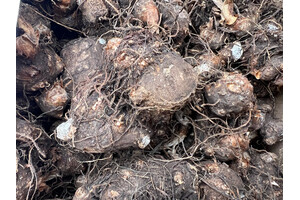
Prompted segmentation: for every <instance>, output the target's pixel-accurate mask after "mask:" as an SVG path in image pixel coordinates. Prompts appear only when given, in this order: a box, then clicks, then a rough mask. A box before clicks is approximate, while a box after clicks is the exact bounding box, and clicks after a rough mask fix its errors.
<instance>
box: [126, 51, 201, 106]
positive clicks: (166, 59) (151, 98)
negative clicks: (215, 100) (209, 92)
mask: <svg viewBox="0 0 300 200" xmlns="http://www.w3.org/2000/svg"><path fill="white" fill-rule="evenodd" d="M156 59H157V60H160V64H159V65H154V66H153V67H151V68H150V67H148V69H149V70H148V71H145V73H144V74H143V76H142V77H141V79H140V81H139V82H138V83H137V87H136V88H134V89H133V90H131V92H130V99H131V100H132V101H133V102H134V103H135V104H138V105H140V106H153V107H156V108H158V109H162V110H167V109H172V108H175V107H178V106H182V105H183V103H184V102H185V101H186V100H187V99H188V98H189V97H190V96H191V94H192V93H194V92H195V89H196V85H197V81H196V78H197V77H196V75H195V74H194V73H193V69H192V66H191V65H189V64H188V63H186V62H185V61H184V60H183V59H182V58H181V57H180V56H178V55H177V54H174V53H166V54H164V55H162V56H160V57H157V58H156ZM174 88H176V90H175V89H174Z"/></svg>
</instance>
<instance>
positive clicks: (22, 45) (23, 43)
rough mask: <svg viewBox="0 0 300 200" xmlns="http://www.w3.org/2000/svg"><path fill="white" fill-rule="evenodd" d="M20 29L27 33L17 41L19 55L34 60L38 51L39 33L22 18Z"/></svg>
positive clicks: (19, 20)
mask: <svg viewBox="0 0 300 200" xmlns="http://www.w3.org/2000/svg"><path fill="white" fill-rule="evenodd" d="M18 28H19V29H21V30H23V31H24V32H25V33H24V34H22V35H21V36H19V37H17V39H16V49H17V55H20V56H24V57H26V58H33V57H34V56H35V55H36V53H37V51H38V46H39V33H38V32H37V31H35V30H34V29H33V27H32V26H31V25H30V24H29V23H27V22H26V21H25V19H24V18H22V17H19V18H18Z"/></svg>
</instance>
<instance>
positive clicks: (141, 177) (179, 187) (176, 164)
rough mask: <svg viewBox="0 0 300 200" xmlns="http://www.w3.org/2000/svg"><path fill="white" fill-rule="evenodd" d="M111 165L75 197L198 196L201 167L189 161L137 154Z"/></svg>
mask: <svg viewBox="0 0 300 200" xmlns="http://www.w3.org/2000/svg"><path fill="white" fill-rule="evenodd" d="M111 167H112V168H111V169H110V170H108V171H106V172H103V173H101V175H100V176H98V177H93V179H94V181H93V182H92V183H90V184H89V183H86V184H85V185H83V186H81V187H80V188H79V189H77V191H76V193H75V196H74V197H73V200H79V199H82V200H83V199H84V200H85V199H86V200H87V199H92V198H99V199H132V198H134V199H157V198H158V199H169V198H174V199H197V196H198V194H197V185H198V176H197V168H196V167H195V166H193V165H192V164H190V163H188V162H186V161H167V162H166V161H165V160H160V159H152V158H147V159H145V158H135V159H131V160H128V161H126V162H124V163H123V164H122V166H120V167H118V168H116V167H117V166H111ZM110 174H111V175H110ZM103 179H106V181H105V182H103ZM99 183H101V184H99ZM95 185H97V186H96V187H95Z"/></svg>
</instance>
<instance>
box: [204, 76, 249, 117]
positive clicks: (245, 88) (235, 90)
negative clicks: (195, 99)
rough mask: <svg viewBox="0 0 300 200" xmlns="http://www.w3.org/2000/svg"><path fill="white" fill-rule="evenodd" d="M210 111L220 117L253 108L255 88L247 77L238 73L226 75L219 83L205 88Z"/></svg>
mask: <svg viewBox="0 0 300 200" xmlns="http://www.w3.org/2000/svg"><path fill="white" fill-rule="evenodd" d="M205 96H206V99H207V101H208V103H210V104H212V105H211V107H210V109H211V111H212V112H213V113H215V114H216V115H218V116H227V115H230V114H238V113H241V112H243V111H249V110H251V109H252V108H253V101H254V95H253V86H252V85H251V83H250V82H249V81H248V79H247V78H246V77H244V76H243V75H242V74H237V73H225V74H224V76H223V77H222V78H220V79H219V80H218V81H216V82H213V83H211V84H209V85H207V86H206V87H205Z"/></svg>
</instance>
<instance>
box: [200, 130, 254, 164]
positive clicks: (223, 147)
mask: <svg viewBox="0 0 300 200" xmlns="http://www.w3.org/2000/svg"><path fill="white" fill-rule="evenodd" d="M249 142H250V139H249V138H248V137H247V135H246V134H232V135H228V136H223V137H221V138H219V139H213V140H212V141H210V142H209V143H208V144H206V146H205V147H204V153H205V155H207V156H213V157H215V158H217V159H218V160H220V161H230V160H234V159H236V158H241V157H242V154H243V152H244V151H246V150H248V148H249Z"/></svg>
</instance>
